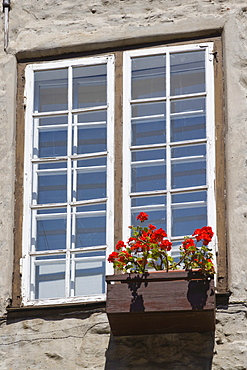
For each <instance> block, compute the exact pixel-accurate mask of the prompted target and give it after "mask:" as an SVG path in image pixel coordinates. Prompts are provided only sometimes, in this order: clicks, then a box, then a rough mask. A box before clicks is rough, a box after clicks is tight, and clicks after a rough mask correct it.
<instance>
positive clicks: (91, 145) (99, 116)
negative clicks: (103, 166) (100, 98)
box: [73, 110, 107, 154]
mask: <svg viewBox="0 0 247 370" xmlns="http://www.w3.org/2000/svg"><path fill="white" fill-rule="evenodd" d="M73 119H74V123H75V124H77V125H76V126H74V130H73V135H74V139H73V143H74V146H73V153H74V154H85V153H96V152H103V151H106V150H107V137H106V135H107V134H106V119H107V117H106V111H105V110H104V111H97V112H88V113H83V114H79V115H74V117H73Z"/></svg>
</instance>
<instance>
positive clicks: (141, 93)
mask: <svg viewBox="0 0 247 370" xmlns="http://www.w3.org/2000/svg"><path fill="white" fill-rule="evenodd" d="M165 74H166V56H165V55H155V56H146V57H139V58H133V59H132V99H143V98H155V97H161V96H165V94H166V92H165V91H166V90H165V88H166V81H165V78H166V76H165Z"/></svg>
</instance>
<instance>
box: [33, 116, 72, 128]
mask: <svg viewBox="0 0 247 370" xmlns="http://www.w3.org/2000/svg"><path fill="white" fill-rule="evenodd" d="M35 120H38V125H39V126H50V125H67V124H68V117H67V116H52V117H43V118H35Z"/></svg>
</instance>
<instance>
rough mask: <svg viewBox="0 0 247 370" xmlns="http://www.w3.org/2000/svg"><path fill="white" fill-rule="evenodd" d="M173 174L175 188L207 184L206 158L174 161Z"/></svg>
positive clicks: (173, 186)
mask: <svg viewBox="0 0 247 370" xmlns="http://www.w3.org/2000/svg"><path fill="white" fill-rule="evenodd" d="M171 174H172V188H173V189H177V188H186V187H191V186H201V185H206V159H200V160H193V159H191V160H190V159H186V160H181V161H179V160H176V161H173V162H172V165H171Z"/></svg>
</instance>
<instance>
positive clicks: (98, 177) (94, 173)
mask: <svg viewBox="0 0 247 370" xmlns="http://www.w3.org/2000/svg"><path fill="white" fill-rule="evenodd" d="M81 162H83V161H81ZM73 196H74V197H75V198H76V199H77V200H88V199H99V198H105V197H106V167H105V166H102V167H101V168H97V167H88V168H84V169H78V170H77V185H76V194H73Z"/></svg>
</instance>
